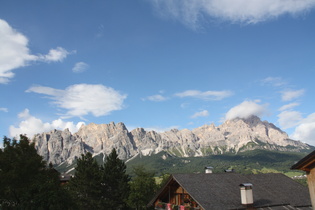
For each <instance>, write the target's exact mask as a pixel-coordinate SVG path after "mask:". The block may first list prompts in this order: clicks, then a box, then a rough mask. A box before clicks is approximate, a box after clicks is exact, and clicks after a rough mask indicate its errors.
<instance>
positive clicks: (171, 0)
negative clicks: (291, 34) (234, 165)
mask: <svg viewBox="0 0 315 210" xmlns="http://www.w3.org/2000/svg"><path fill="white" fill-rule="evenodd" d="M150 2H152V3H153V5H154V6H155V8H156V10H157V11H158V12H159V14H160V15H162V16H163V17H171V18H174V19H177V20H179V21H181V22H182V23H184V24H186V25H188V26H189V27H191V28H198V27H199V26H200V22H201V21H208V22H209V21H213V20H215V19H219V20H223V21H229V22H232V23H245V24H255V23H258V22H262V21H266V20H270V19H273V18H277V17H279V16H281V15H284V14H291V15H296V14H299V13H304V12H306V11H308V10H310V9H312V8H314V7H315V1H314V0H233V1H231V0H194V1H191V0H153V1H150Z"/></svg>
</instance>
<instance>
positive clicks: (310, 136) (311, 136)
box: [290, 113, 315, 145]
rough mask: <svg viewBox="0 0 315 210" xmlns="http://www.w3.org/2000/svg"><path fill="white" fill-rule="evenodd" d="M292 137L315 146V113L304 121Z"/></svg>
mask: <svg viewBox="0 0 315 210" xmlns="http://www.w3.org/2000/svg"><path fill="white" fill-rule="evenodd" d="M290 137H291V138H292V139H296V140H301V141H303V142H306V143H308V144H311V145H315V113H312V114H310V115H309V116H308V117H306V118H305V119H303V120H302V121H301V122H300V124H299V125H298V126H297V127H296V128H295V131H294V133H293V134H292V135H291V136H290Z"/></svg>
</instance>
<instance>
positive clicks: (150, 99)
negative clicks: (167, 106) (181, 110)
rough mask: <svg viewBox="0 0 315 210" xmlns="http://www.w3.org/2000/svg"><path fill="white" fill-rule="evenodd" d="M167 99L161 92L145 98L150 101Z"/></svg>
mask: <svg viewBox="0 0 315 210" xmlns="http://www.w3.org/2000/svg"><path fill="white" fill-rule="evenodd" d="M167 99H168V98H167V97H165V96H162V95H160V94H157V95H152V96H148V97H147V98H145V99H144V100H149V101H166V100H167Z"/></svg>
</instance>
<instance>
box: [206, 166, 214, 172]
mask: <svg viewBox="0 0 315 210" xmlns="http://www.w3.org/2000/svg"><path fill="white" fill-rule="evenodd" d="M212 170H213V167H211V166H206V167H205V173H206V174H212Z"/></svg>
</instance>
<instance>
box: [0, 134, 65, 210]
mask: <svg viewBox="0 0 315 210" xmlns="http://www.w3.org/2000/svg"><path fill="white" fill-rule="evenodd" d="M3 146H4V148H3V149H0V209H2V208H3V209H7V208H9V209H12V208H13V209H69V205H68V202H66V201H67V199H68V197H67V194H66V192H65V191H63V190H62V189H61V187H60V183H59V177H58V175H59V174H58V172H57V171H55V170H54V169H53V168H48V167H46V163H45V161H43V158H42V157H41V156H40V155H38V154H37V152H36V149H35V147H34V143H29V140H28V138H27V137H26V136H23V135H21V136H20V139H19V140H16V139H13V140H11V139H9V138H7V137H4V139H3Z"/></svg>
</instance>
